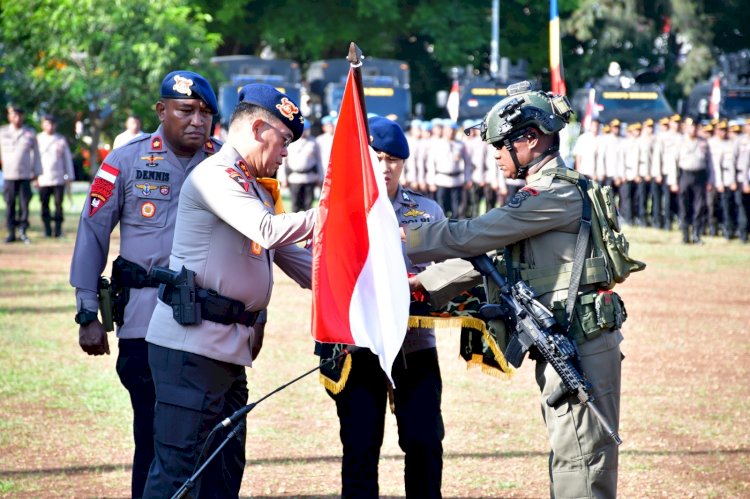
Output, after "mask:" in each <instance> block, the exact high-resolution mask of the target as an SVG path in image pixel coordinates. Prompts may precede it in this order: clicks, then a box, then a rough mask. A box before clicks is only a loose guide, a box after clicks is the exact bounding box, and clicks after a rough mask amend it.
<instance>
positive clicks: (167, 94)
mask: <svg viewBox="0 0 750 499" xmlns="http://www.w3.org/2000/svg"><path fill="white" fill-rule="evenodd" d="M161 96H162V97H163V98H164V99H201V100H202V101H203V102H205V103H206V105H207V106H208V108H209V109H210V110H211V112H212V113H213V114H217V113H218V112H219V105H218V103H217V102H216V94H215V93H214V89H213V88H211V84H210V83H208V80H206V79H205V78H204V77H202V76H201V75H199V74H198V73H193V72H192V71H183V70H179V71H172V72H171V73H169V74H168V75H167V76H165V77H164V80H162V82H161Z"/></svg>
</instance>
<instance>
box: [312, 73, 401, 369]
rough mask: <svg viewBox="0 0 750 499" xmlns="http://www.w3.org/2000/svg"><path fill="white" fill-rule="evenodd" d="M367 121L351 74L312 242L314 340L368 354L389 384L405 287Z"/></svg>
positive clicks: (395, 232)
mask: <svg viewBox="0 0 750 499" xmlns="http://www.w3.org/2000/svg"><path fill="white" fill-rule="evenodd" d="M365 119H366V117H365V115H364V112H363V106H362V103H361V101H360V97H359V94H358V92H357V88H356V85H355V79H354V73H353V70H351V69H350V71H349V78H348V80H347V82H346V89H345V90H344V97H343V100H342V102H341V109H340V111H339V117H338V123H337V125H336V131H335V133H334V136H333V145H332V147H331V159H330V163H329V167H328V171H327V172H326V178H325V182H324V184H323V188H322V191H321V195H320V205H319V207H318V218H317V221H316V224H315V232H314V235H313V268H312V290H313V307H312V308H313V310H312V333H313V337H314V338H315V339H316V340H317V341H320V342H323V343H345V344H349V345H357V346H360V347H365V348H369V349H370V350H371V351H372V352H373V353H375V354H376V355H378V357H379V358H380V366H381V367H382V368H383V371H384V372H385V373H386V374H387V375H388V377H389V378H391V367H392V366H393V362H394V360H395V359H396V356H397V355H398V352H399V350H400V349H401V345H402V343H403V341H404V336H405V335H406V329H407V324H408V320H409V283H408V280H407V274H406V265H405V263H404V259H403V256H402V250H401V238H400V234H399V229H398V221H397V219H396V215H395V213H394V211H393V206H392V205H391V202H390V200H389V199H388V194H387V191H386V187H385V181H384V179H383V176H382V175H378V174H376V173H375V170H374V169H373V162H372V159H371V156H370V148H369V140H368V136H367V128H366V122H365ZM392 381H393V380H392V378H391V382H392Z"/></svg>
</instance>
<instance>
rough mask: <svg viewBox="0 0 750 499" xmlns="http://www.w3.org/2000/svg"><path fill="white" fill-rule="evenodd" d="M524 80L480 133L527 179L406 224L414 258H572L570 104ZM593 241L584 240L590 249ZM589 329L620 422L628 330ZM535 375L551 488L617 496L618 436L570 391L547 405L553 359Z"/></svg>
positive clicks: (584, 349) (591, 367)
mask: <svg viewBox="0 0 750 499" xmlns="http://www.w3.org/2000/svg"><path fill="white" fill-rule="evenodd" d="M528 88H529V86H528V84H526V86H525V87H520V88H519V87H516V88H513V87H511V88H509V90H508V94H509V96H508V97H507V98H505V99H503V100H502V101H500V102H499V103H498V104H496V105H495V107H493V108H492V110H491V111H490V112H489V113H488V114H487V116H486V118H485V120H484V124H483V126H482V128H483V138H484V140H485V141H486V142H489V143H490V144H493V145H494V146H495V147H496V148H497V150H496V152H495V158H496V159H497V161H498V164H499V165H500V167H501V168H502V169H503V172H504V173H505V175H506V176H508V177H522V178H523V177H525V178H526V180H527V185H526V187H524V188H523V189H521V190H520V191H519V192H518V193H516V195H515V196H514V197H513V198H512V199H511V200H510V202H509V203H508V204H507V205H506V206H503V207H501V208H497V209H494V210H491V211H489V212H487V213H486V214H485V215H482V216H480V217H478V218H475V219H473V220H459V221H454V220H443V221H439V222H436V223H432V224H424V225H421V226H413V227H407V228H406V230H405V236H406V237H405V239H406V252H407V255H408V256H409V258H411V260H412V261H414V262H425V261H432V260H440V259H444V258H451V257H468V256H473V255H479V254H482V253H486V252H488V251H491V250H496V249H498V248H503V247H505V248H506V252H505V253H506V255H508V257H509V260H507V261H506V262H505V263H504V264H503V267H506V268H507V269H508V270H507V272H508V273H509V274H511V275H510V276H509V280H511V281H513V280H515V278H516V277H517V276H518V275H519V272H521V269H527V270H528V271H529V272H534V273H535V275H538V276H542V275H544V274H545V273H547V275H550V274H552V275H554V273H555V272H558V271H561V269H560V265H563V264H569V263H570V262H572V260H573V255H574V253H575V251H574V249H575V247H576V239H577V234H578V232H579V226H580V223H581V216H582V209H583V200H582V194H581V193H580V192H579V190H578V188H577V186H576V184H575V183H571V182H569V181H567V180H563V179H560V178H558V176H557V175H556V173H558V172H568V171H569V170H566V169H565V163H564V162H563V159H562V158H561V157H560V154H559V152H558V147H559V134H558V132H559V131H560V130H562V129H563V127H565V124H566V122H567V121H568V119H569V117H570V112H569V104H568V103H567V99H565V98H563V97H559V96H553V95H551V94H545V93H543V92H538V91H529V90H528ZM590 251H591V250H590V248H587V250H586V254H587V256H588V255H590V254H591V253H590ZM446 263H447V262H446ZM451 263H453V262H451ZM441 266H443V264H436V265H434V266H432V267H430V268H429V269H427V270H426V273H427V274H432V273H433V269H435V270H442V269H441ZM433 277H434V276H433ZM419 282H421V283H422V284H425V283H429V284H430V285H429V286H426V289H427V291H428V292H430V291H431V289H432V287H439V284H440V282H439V280H438V281H434V282H431V281H429V280H426V279H422V276H421V275H420V276H417V280H416V281H415V282H414V287H415V288H419ZM556 282H560V281H559V280H557V281H556ZM432 284H434V286H432ZM470 284H471V283H469V285H470ZM596 290H597V287H596V283H594V282H592V283H589V284H582V285H581V286H580V287H579V292H578V300H577V302H578V303H580V304H581V306H582V305H583V303H584V299H585V301H588V300H589V299H592V297H594V296H596V295H597V291H596ZM567 294H568V289H567V285H562V286H556V285H548V287H547V289H545V291H543V292H541V294H540V296H539V297H538V299H539V301H540V302H541V303H542V304H543V305H545V306H547V307H549V308H553V307H556V306H558V305H559V304H560V303H561V301H562V300H565V299H566V298H567ZM574 320H575V321H578V320H579V319H578V318H575V319H574ZM571 330H572V329H571ZM590 331H591V334H587V335H585V336H584V337H576V338H574V339H575V340H576V342H577V343H578V350H579V354H580V363H581V368H582V369H583V372H585V373H586V374H587V375H588V377H589V379H590V380H591V382H592V383H593V388H592V389H593V395H594V397H595V398H596V399H597V404H600V405H599V408H600V410H601V412H602V413H603V415H604V417H605V419H606V420H608V421H609V423H610V424H611V425H612V427H613V428H614V429H615V431H617V427H618V421H619V405H620V404H619V400H620V364H621V353H620V342H621V341H622V335H621V333H620V331H619V330H618V329H596V326H595V325H594V329H591V330H590ZM536 375H537V383H538V384H539V388H540V389H541V392H542V404H541V405H542V410H543V414H544V420H545V423H546V425H547V429H548V433H549V439H550V445H551V448H552V452H551V454H550V460H549V464H550V479H551V481H552V483H551V494H552V495H553V496H554V497H615V496H616V494H617V462H618V449H617V445H616V444H615V443H614V441H613V440H612V439H611V438H610V436H609V435H608V434H607V433H606V432H605V431H604V430H603V428H602V427H601V426H600V425H599V424H598V423H597V421H596V418H595V417H594V416H593V415H592V414H591V411H590V410H588V409H587V408H586V407H582V406H581V405H580V404H577V403H574V402H573V400H571V399H566V400H564V401H562V402H561V403H560V404H559V405H556V406H555V407H549V406H547V404H546V403H545V402H544V401H546V400H547V398H548V397H549V395H550V394H551V393H552V392H553V391H554V390H556V389H557V388H558V387H559V386H560V378H559V377H558V376H557V374H556V372H555V371H554V369H552V368H551V367H550V366H549V365H547V363H545V362H541V361H537V364H536Z"/></svg>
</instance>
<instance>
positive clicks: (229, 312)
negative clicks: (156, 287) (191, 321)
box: [159, 284, 262, 327]
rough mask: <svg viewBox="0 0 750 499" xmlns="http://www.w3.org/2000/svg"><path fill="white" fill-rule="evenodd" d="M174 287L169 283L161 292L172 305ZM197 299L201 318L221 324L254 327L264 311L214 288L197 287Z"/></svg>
mask: <svg viewBox="0 0 750 499" xmlns="http://www.w3.org/2000/svg"><path fill="white" fill-rule="evenodd" d="M173 289H174V288H173V287H172V286H170V285H168V284H167V285H164V292H163V293H159V295H160V298H161V300H162V301H163V302H164V303H166V304H167V305H169V306H170V307H171V306H172V305H173V300H172V290H173ZM195 301H196V303H198V304H200V308H201V319H206V320H209V321H212V322H218V323H219V324H242V325H244V326H247V327H252V326H253V325H254V324H255V322H256V321H257V320H258V316H259V315H260V314H261V312H262V310H261V311H257V312H251V311H249V310H245V304H244V303H242V302H241V301H239V300H235V299H234V298H229V297H226V296H222V295H220V294H218V293H217V292H216V291H214V290H213V289H204V288H196V290H195Z"/></svg>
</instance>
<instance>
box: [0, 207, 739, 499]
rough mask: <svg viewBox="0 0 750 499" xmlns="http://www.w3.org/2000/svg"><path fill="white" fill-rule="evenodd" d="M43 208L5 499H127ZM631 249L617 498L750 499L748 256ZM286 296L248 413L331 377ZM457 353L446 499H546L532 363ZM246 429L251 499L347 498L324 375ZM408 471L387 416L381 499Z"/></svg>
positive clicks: (13, 255)
mask: <svg viewBox="0 0 750 499" xmlns="http://www.w3.org/2000/svg"><path fill="white" fill-rule="evenodd" d="M36 202H37V200H36V198H35V200H34V202H33V204H32V208H33V213H32V225H33V227H32V230H31V231H30V235H31V238H32V241H33V243H32V244H31V245H23V244H19V243H15V244H11V245H0V284H1V285H0V413H1V414H2V418H0V496H2V497H126V496H128V495H129V472H130V469H129V463H130V459H131V453H132V447H131V446H132V444H131V437H130V424H131V422H130V404H129V400H128V396H127V393H126V391H125V390H124V388H122V387H121V386H120V384H119V381H118V379H117V375H116V373H115V369H114V364H115V358H116V355H115V351H116V347H115V343H116V342H115V339H114V338H113V337H111V339H110V344H111V345H112V346H113V355H111V356H106V357H89V356H87V355H85V354H84V353H83V352H82V351H81V350H80V348H79V347H78V340H77V326H76V324H75V323H74V322H73V315H74V314H75V311H74V299H73V291H72V288H70V286H69V285H68V282H67V280H68V278H67V273H68V268H69V263H70V256H71V252H72V248H73V243H74V234H75V226H76V219H77V216H76V215H75V214H73V213H68V215H67V216H68V220H67V221H66V223H65V229H66V232H67V234H68V235H67V237H65V238H63V239H61V240H56V239H44V238H43V237H42V236H41V233H40V229H39V227H40V225H41V221H40V219H39V213H38V206H37V205H36V204H35V203H36ZM81 202H82V198H81V197H80V196H79V197H78V198H77V203H78V206H79V207H80V206H81ZM0 216H3V217H4V212H2V211H0ZM3 219H4V218H3ZM628 234H629V238H630V240H631V244H632V249H631V251H632V253H633V254H634V255H635V256H636V257H638V258H640V259H643V260H645V261H646V262H647V263H648V268H647V269H646V271H645V272H642V273H640V274H634V275H633V276H631V277H630V279H629V280H628V282H627V283H625V284H624V285H621V286H619V287H618V291H619V292H620V294H621V295H622V296H623V298H624V300H625V302H626V305H627V310H628V314H629V319H628V321H627V322H626V324H625V326H624V328H623V333H624V336H625V342H624V343H623V345H622V348H623V352H624V353H625V355H626V359H625V361H624V363H623V390H622V417H621V424H620V436H621V437H622V438H623V440H624V443H623V445H622V447H621V455H620V488H619V490H620V497H632V498H641V497H646V498H650V497H669V498H671V497H699V498H704V497H705V498H713V497H716V498H725V497H750V336H749V333H750V270H748V269H750V246H742V245H740V244H739V243H738V242H736V241H734V242H729V243H728V242H726V241H724V240H721V239H712V238H709V239H707V243H706V244H705V245H704V246H702V247H694V246H683V245H681V244H679V235H678V234H677V233H675V232H672V233H665V232H658V231H655V230H651V229H631V230H629V231H628ZM2 235H3V238H4V235H5V233H4V232H3V233H2ZM113 246H114V248H113V249H114V250H116V246H117V244H116V243H115V244H113ZM115 254H116V253H114V252H113V254H112V257H114V256H115ZM110 261H111V259H110ZM276 279H277V283H276V287H275V288H274V296H273V298H272V301H271V306H270V308H269V312H270V316H269V324H268V327H267V328H266V341H265V345H264V347H263V351H262V352H261V354H260V357H259V359H258V360H257V362H256V364H255V366H254V367H253V368H252V369H250V370H248V381H249V388H250V400H251V401H252V400H256V399H258V398H260V397H261V396H263V395H264V394H266V393H268V392H269V391H271V390H273V389H274V388H276V387H277V386H279V385H281V384H282V383H285V382H286V381H288V380H290V379H292V378H294V377H296V376H298V375H299V374H301V373H303V372H304V371H306V370H308V369H309V368H311V367H314V366H315V365H316V362H317V358H316V357H314V356H313V355H312V340H311V338H310V333H309V314H310V293H309V291H306V290H301V289H299V288H298V287H297V286H296V284H294V283H293V282H292V281H291V280H289V279H288V278H286V276H284V275H283V274H282V273H281V272H280V271H277V273H276ZM458 339H459V335H458V332H457V331H456V332H446V333H445V334H442V335H441V336H440V338H439V342H438V348H439V351H440V363H441V369H442V373H443V381H444V391H443V415H444V419H445V426H446V437H445V441H444V448H445V456H444V462H445V466H444V476H443V495H444V497H509V498H521V497H523V498H531V497H545V496H547V495H548V492H547V472H546V466H547V442H546V435H545V430H544V426H543V424H542V421H541V416H540V411H539V397H538V391H537V388H536V384H535V382H534V379H533V369H532V365H531V362H529V361H527V362H526V363H525V364H524V366H523V367H522V368H521V369H520V370H519V371H518V372H517V373H516V375H515V376H514V377H513V379H512V380H509V381H506V380H499V379H496V378H492V377H489V376H487V375H485V374H483V373H482V372H480V371H479V370H475V369H472V370H467V369H466V366H465V364H464V363H463V362H462V361H461V360H460V358H459V357H458ZM248 426H249V432H248V443H247V460H248V461H247V468H246V470H245V476H244V481H243V487H242V495H243V496H248V497H336V496H338V491H339V482H340V478H339V476H340V474H339V469H340V468H339V466H340V465H339V460H340V455H341V447H340V443H339V440H338V420H337V418H336V412H335V407H334V404H333V402H332V401H331V400H330V399H329V398H328V397H327V396H326V395H325V393H324V390H323V388H322V387H321V386H320V385H319V384H318V382H317V379H316V377H315V376H310V377H308V378H305V379H303V380H302V381H300V382H299V383H297V384H294V385H292V386H291V387H289V388H287V389H286V390H284V391H282V392H280V393H279V394H277V395H274V396H273V397H271V398H269V399H268V400H266V401H264V402H263V403H262V404H260V405H258V407H257V408H256V409H255V410H254V411H253V412H251V413H250V414H249V416H248ZM402 470H403V458H402V454H401V451H400V449H399V448H398V444H397V435H396V426H395V419H394V418H393V416H392V415H388V416H387V427H386V441H385V443H384V445H383V450H382V458H381V463H380V473H381V478H380V486H381V495H382V496H386V497H401V496H403V479H402V475H403V471H402Z"/></svg>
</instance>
